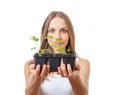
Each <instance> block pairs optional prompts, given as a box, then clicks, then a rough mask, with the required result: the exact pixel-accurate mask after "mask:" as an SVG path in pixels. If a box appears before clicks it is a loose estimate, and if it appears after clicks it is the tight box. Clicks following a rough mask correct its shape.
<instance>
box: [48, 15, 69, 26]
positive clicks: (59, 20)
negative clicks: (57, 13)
mask: <svg viewBox="0 0 120 95" xmlns="http://www.w3.org/2000/svg"><path fill="white" fill-rule="evenodd" d="M49 27H67V25H66V22H65V21H64V19H62V18H60V17H55V18H53V19H52V20H51V21H50V24H49Z"/></svg>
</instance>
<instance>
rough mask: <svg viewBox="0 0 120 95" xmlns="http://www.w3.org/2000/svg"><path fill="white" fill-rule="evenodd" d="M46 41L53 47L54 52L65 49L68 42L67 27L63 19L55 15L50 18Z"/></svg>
mask: <svg viewBox="0 0 120 95" xmlns="http://www.w3.org/2000/svg"><path fill="white" fill-rule="evenodd" d="M49 36H50V37H51V36H52V38H48V43H49V45H50V46H51V48H52V49H53V51H54V53H59V52H60V51H65V50H66V46H67V44H68V42H69V34H68V28H67V25H66V23H65V21H64V20H63V19H62V18H60V17H55V18H53V19H52V20H51V22H50V24H49V27H48V34H47V37H49Z"/></svg>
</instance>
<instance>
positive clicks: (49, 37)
mask: <svg viewBox="0 0 120 95" xmlns="http://www.w3.org/2000/svg"><path fill="white" fill-rule="evenodd" d="M52 38H53V36H47V37H45V39H52Z"/></svg>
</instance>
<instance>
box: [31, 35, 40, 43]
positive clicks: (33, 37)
mask: <svg viewBox="0 0 120 95" xmlns="http://www.w3.org/2000/svg"><path fill="white" fill-rule="evenodd" d="M30 39H31V40H33V41H35V42H37V41H38V40H39V39H38V38H37V37H35V36H31V38H30Z"/></svg>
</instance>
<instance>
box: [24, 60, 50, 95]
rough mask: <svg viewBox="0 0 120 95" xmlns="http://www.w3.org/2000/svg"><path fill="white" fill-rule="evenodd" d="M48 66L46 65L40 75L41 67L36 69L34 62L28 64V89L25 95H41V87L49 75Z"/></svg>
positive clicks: (30, 61)
mask: <svg viewBox="0 0 120 95" xmlns="http://www.w3.org/2000/svg"><path fill="white" fill-rule="evenodd" d="M47 68H48V67H47V66H46V65H44V66H43V68H42V71H41V73H40V65H37V66H36V68H35V64H34V60H29V61H27V62H26V64H25V67H24V73H25V79H26V88H25V95H41V92H40V85H41V83H42V80H43V78H44V77H45V76H46V75H47Z"/></svg>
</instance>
